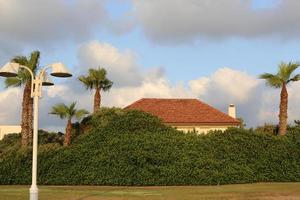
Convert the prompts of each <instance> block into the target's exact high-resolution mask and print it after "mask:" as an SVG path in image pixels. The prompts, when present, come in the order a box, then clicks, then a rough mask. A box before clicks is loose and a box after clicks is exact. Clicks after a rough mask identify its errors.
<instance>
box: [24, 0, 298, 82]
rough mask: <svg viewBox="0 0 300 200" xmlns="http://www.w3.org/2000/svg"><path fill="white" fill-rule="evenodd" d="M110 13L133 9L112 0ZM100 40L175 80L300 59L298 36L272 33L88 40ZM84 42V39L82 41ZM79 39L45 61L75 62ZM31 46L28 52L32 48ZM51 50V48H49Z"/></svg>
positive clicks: (134, 34) (263, 2)
mask: <svg viewBox="0 0 300 200" xmlns="http://www.w3.org/2000/svg"><path fill="white" fill-rule="evenodd" d="M278 2H279V1H278V0H253V1H252V8H253V9H254V10H265V9H270V8H274V7H276V6H277V5H278ZM106 8H107V10H108V12H109V15H110V16H111V17H112V18H114V19H117V18H119V17H121V16H122V14H123V13H126V12H128V11H130V10H131V9H132V5H131V3H130V1H124V2H121V3H120V1H117V0H112V1H109V2H108V4H107V5H106ZM90 40H100V41H103V42H107V43H110V44H113V45H114V46H116V47H118V48H120V49H130V50H132V51H134V52H135V53H136V54H137V57H138V62H139V63H140V64H141V66H143V67H145V68H147V67H150V68H151V67H162V68H163V69H164V70H165V73H166V74H167V76H168V78H169V79H170V80H171V81H172V82H176V81H188V80H190V79H193V78H197V77H199V76H208V75H210V74H212V73H213V72H214V71H216V70H217V69H218V68H220V67H231V68H233V69H237V70H241V71H246V72H247V73H249V74H252V75H258V74H260V73H262V72H266V71H268V72H272V71H274V72H275V71H276V67H277V65H278V63H279V62H281V61H297V60H300V55H299V53H298V52H300V46H299V45H298V43H299V40H298V39H293V40H285V39H278V38H277V37H274V36H272V35H269V36H265V37H262V38H251V39H248V38H242V37H231V38H225V39H222V40H221V41H219V40H218V41H214V40H208V41H207V40H205V39H201V38H199V39H198V40H197V41H196V42H194V43H190V42H188V43H186V44H179V45H174V44H171V45H168V44H163V45H159V44H154V43H152V42H151V41H149V39H147V37H146V36H145V35H144V34H143V31H142V30H141V28H140V27H135V28H133V30H131V31H130V32H127V33H124V34H112V33H111V32H107V31H94V32H93V34H92V36H91V37H90V38H89V39H88V40H87V41H90ZM83 42H84V41H83ZM79 45H80V43H73V42H69V43H68V44H67V45H66V46H63V48H62V47H56V49H55V53H53V54H52V53H51V54H50V55H49V56H45V57H42V62H43V63H50V62H52V61H53V60H63V61H64V62H65V63H67V64H68V65H69V66H74V65H76V62H77V58H76V56H77V49H78V46H79ZM31 50H32V49H28V50H27V51H25V52H30V51H31ZM47 53H48V52H47Z"/></svg>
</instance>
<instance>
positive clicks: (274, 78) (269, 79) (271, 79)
mask: <svg viewBox="0 0 300 200" xmlns="http://www.w3.org/2000/svg"><path fill="white" fill-rule="evenodd" d="M259 78H260V79H265V80H266V84H267V85H268V86H270V87H275V88H280V87H281V86H282V83H283V80H282V79H281V77H280V76H279V75H274V74H270V73H264V74H261V75H260V76H259Z"/></svg>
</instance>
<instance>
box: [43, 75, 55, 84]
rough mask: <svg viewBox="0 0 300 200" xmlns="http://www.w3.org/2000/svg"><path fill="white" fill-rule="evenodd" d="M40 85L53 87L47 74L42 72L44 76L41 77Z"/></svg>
mask: <svg viewBox="0 0 300 200" xmlns="http://www.w3.org/2000/svg"><path fill="white" fill-rule="evenodd" d="M42 85H43V86H52V85H54V83H53V82H52V81H51V79H50V77H49V76H48V74H47V73H46V72H44V75H43V82H42Z"/></svg>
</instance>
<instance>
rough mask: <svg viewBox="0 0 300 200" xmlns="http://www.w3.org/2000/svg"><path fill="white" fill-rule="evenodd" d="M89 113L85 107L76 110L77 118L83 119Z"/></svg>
mask: <svg viewBox="0 0 300 200" xmlns="http://www.w3.org/2000/svg"><path fill="white" fill-rule="evenodd" d="M87 114H89V112H88V111H87V110H85V109H80V110H77V111H76V114H75V117H76V119H77V120H80V119H82V118H83V117H84V116H85V115H87Z"/></svg>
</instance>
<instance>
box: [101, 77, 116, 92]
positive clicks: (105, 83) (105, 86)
mask: <svg viewBox="0 0 300 200" xmlns="http://www.w3.org/2000/svg"><path fill="white" fill-rule="evenodd" d="M112 85H113V82H112V81H110V80H108V79H105V80H104V81H103V82H102V83H101V88H102V90H103V91H109V90H110V88H111V87H112Z"/></svg>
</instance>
